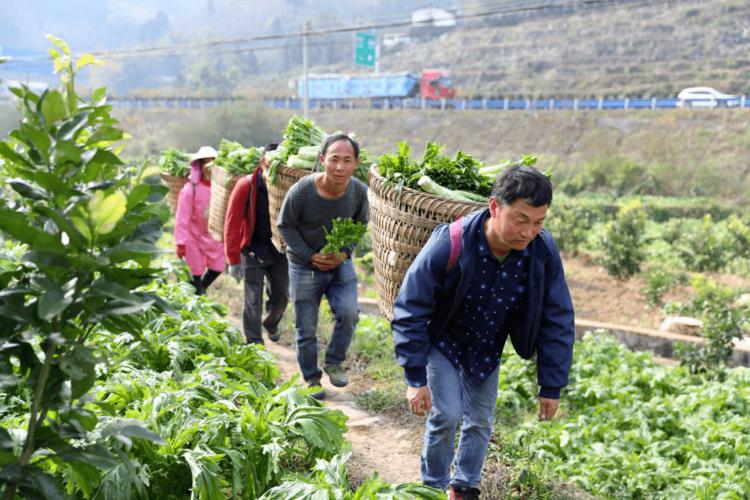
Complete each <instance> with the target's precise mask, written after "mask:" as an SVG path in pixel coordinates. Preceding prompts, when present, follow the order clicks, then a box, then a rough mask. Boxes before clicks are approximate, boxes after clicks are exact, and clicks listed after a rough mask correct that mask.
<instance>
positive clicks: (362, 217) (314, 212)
mask: <svg viewBox="0 0 750 500" xmlns="http://www.w3.org/2000/svg"><path fill="white" fill-rule="evenodd" d="M314 178H315V175H308V176H306V177H303V178H302V179H300V180H299V181H297V183H296V184H295V185H294V186H292V187H291V189H289V192H288V193H287V195H286V198H284V204H283V205H282V206H281V212H280V213H279V220H278V223H277V227H278V228H279V232H280V233H281V235H282V236H283V237H284V240H286V244H287V249H286V253H287V257H288V258H289V260H290V261H292V262H294V263H296V264H301V265H307V266H309V265H310V258H311V257H312V256H313V254H315V253H316V252H317V251H318V250H320V249H321V248H323V246H325V243H326V236H325V231H330V229H331V226H332V225H333V219H335V218H336V217H351V218H352V219H353V220H355V221H358V222H363V223H365V224H367V219H368V204H367V186H366V185H365V184H364V183H363V182H362V181H360V180H359V179H356V178H354V177H352V178H351V179H350V180H349V187H348V188H347V190H346V192H345V193H344V194H343V195H342V196H341V197H339V198H337V199H335V200H329V199H326V198H323V197H322V196H320V194H318V190H317V188H316V187H315V182H314ZM323 228H325V230H324V229H323ZM344 251H345V252H346V254H347V255H349V256H350V257H351V254H352V248H345V249H344Z"/></svg>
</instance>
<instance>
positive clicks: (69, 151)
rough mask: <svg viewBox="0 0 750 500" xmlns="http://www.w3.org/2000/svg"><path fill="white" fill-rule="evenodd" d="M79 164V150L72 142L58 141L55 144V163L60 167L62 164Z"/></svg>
mask: <svg viewBox="0 0 750 500" xmlns="http://www.w3.org/2000/svg"><path fill="white" fill-rule="evenodd" d="M80 162H81V150H80V148H79V147H78V146H77V145H76V144H75V143H74V142H72V141H65V140H63V141H58V142H57V144H55V163H57V164H58V165H61V164H63V163H80Z"/></svg>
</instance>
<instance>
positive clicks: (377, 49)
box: [375, 32, 380, 75]
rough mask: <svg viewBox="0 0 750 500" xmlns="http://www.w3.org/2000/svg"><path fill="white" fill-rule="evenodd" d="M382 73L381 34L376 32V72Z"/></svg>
mask: <svg viewBox="0 0 750 500" xmlns="http://www.w3.org/2000/svg"><path fill="white" fill-rule="evenodd" d="M379 73H380V36H378V33H377V32H376V33H375V74H376V75H377V74H379Z"/></svg>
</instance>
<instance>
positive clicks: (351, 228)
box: [320, 217, 367, 255]
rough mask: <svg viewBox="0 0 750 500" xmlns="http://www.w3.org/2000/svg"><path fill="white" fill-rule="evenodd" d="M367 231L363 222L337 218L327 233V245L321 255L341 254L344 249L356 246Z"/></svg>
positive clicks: (348, 218) (322, 249)
mask: <svg viewBox="0 0 750 500" xmlns="http://www.w3.org/2000/svg"><path fill="white" fill-rule="evenodd" d="M366 231H367V226H365V225H364V224H362V223H361V222H355V221H353V220H352V219H351V218H350V217H346V218H341V217H336V218H335V219H333V226H332V227H331V230H330V231H326V245H325V246H324V247H323V248H321V249H320V253H321V254H323V255H325V254H329V253H336V252H340V251H341V249H342V248H346V247H348V246H352V245H354V244H356V243H357V242H358V241H359V240H360V238H362V236H364V235H365V232H366Z"/></svg>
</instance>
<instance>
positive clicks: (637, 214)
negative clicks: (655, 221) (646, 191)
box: [602, 201, 646, 279]
mask: <svg viewBox="0 0 750 500" xmlns="http://www.w3.org/2000/svg"><path fill="white" fill-rule="evenodd" d="M645 227H646V213H645V211H644V210H643V207H642V205H641V204H640V202H638V201H634V202H631V203H628V204H626V205H623V206H622V207H621V208H620V210H619V212H618V214H617V218H616V219H615V220H614V221H611V222H609V223H607V226H606V228H605V230H604V236H603V238H602V250H603V251H604V255H603V256H602V263H603V265H604V267H605V268H606V269H607V272H608V273H609V274H610V275H611V276H614V277H615V278H617V279H627V278H629V277H630V276H632V275H634V274H637V273H638V272H639V271H640V269H641V263H642V262H643V260H644V258H645V252H644V249H643V232H644V229H645Z"/></svg>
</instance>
